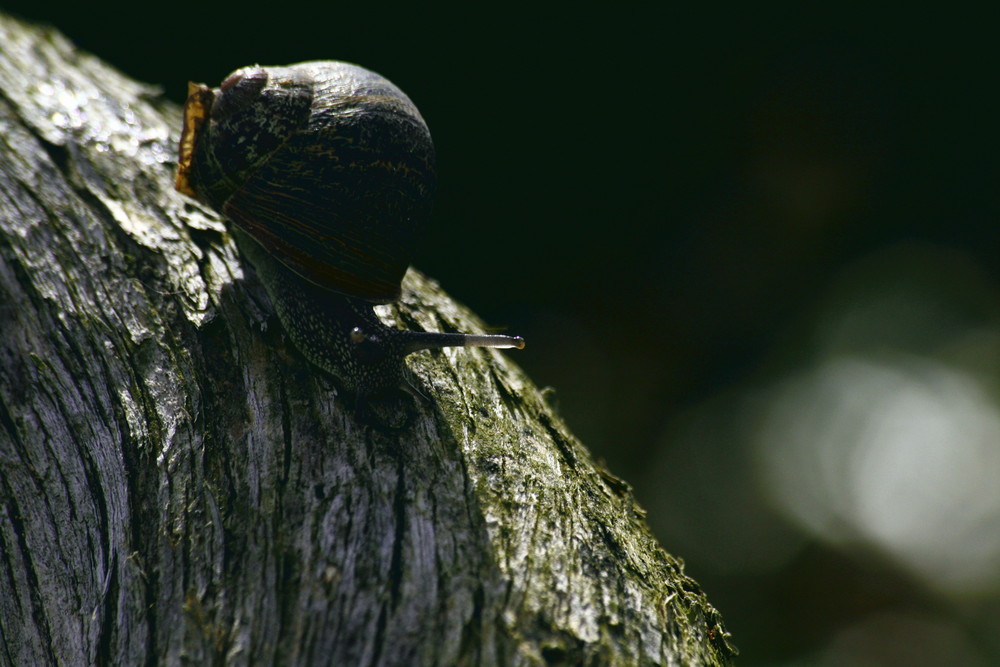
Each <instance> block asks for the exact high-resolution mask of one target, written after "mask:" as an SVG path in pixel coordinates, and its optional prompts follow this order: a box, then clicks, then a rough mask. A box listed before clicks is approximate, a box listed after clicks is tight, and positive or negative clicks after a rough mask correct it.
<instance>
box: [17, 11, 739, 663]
mask: <svg viewBox="0 0 1000 667" xmlns="http://www.w3.org/2000/svg"><path fill="white" fill-rule="evenodd" d="M178 76H179V77H183V76H184V73H183V72H180V73H178ZM179 125H180V112H179V109H177V108H176V107H175V106H174V105H173V104H170V103H168V102H167V101H165V100H164V99H162V97H161V96H160V95H159V93H158V92H157V91H156V90H155V89H154V88H151V87H149V86H145V85H141V84H137V83H135V82H132V81H129V80H128V79H126V78H124V77H123V76H122V75H121V74H119V73H118V72H116V71H114V70H113V69H112V68H110V67H108V66H107V65H105V64H103V63H101V62H99V61H98V60H96V59H95V58H93V57H91V56H88V55H86V54H83V53H80V52H79V51H77V50H75V49H74V48H73V46H72V45H71V44H69V43H68V42H67V41H66V40H65V39H64V38H63V37H61V36H60V35H59V34H58V33H56V32H54V31H51V30H47V29H40V28H37V27H33V26H29V25H25V24H23V23H21V22H19V21H16V20H14V19H11V18H9V17H0V127H2V133H0V663H3V664H11V665H15V664H16V665H25V664H57V663H59V664H88V663H89V664H97V663H100V664H135V665H138V664H152V663H155V664H161V663H163V664H179V663H195V664H208V663H210V662H218V663H225V664H270V663H283V664H336V665H360V664H365V665H369V664H372V665H431V664H435V665H461V664H468V665H535V664H593V665H616V664H617V665H638V664H674V665H699V664H725V663H727V662H728V661H729V660H730V659H731V656H732V649H731V647H730V645H729V644H728V640H727V635H726V632H725V630H724V629H723V626H722V622H721V619H720V617H719V615H718V614H717V612H716V611H715V609H713V608H712V607H711V606H710V605H709V604H708V602H707V600H706V598H705V596H704V595H703V593H702V592H701V591H700V589H699V588H698V586H697V584H696V583H695V582H694V581H692V580H691V579H690V578H689V577H687V576H685V574H684V573H683V569H682V566H681V564H680V562H679V561H678V560H676V559H675V558H673V557H671V556H670V555H669V554H667V553H665V552H664V551H663V550H662V549H661V548H660V546H659V545H658V544H657V543H656V541H655V540H654V539H653V537H652V536H651V535H650V533H649V530H648V528H647V527H646V524H645V522H644V521H643V515H642V510H641V509H640V508H639V507H638V506H637V505H636V504H635V501H634V500H633V497H632V495H631V492H630V490H629V488H628V486H627V485H626V484H625V483H623V482H621V481H620V480H618V479H616V478H615V477H613V476H611V475H610V474H609V473H607V472H606V471H604V470H602V469H601V468H600V466H598V465H597V464H595V463H594V461H593V460H592V459H591V457H590V455H589V454H588V452H587V450H586V449H585V448H584V447H583V446H582V445H581V444H580V443H579V442H578V441H577V440H576V439H575V438H574V437H573V436H572V435H571V434H570V433H569V431H568V430H567V429H566V427H565V426H564V424H563V423H562V421H561V420H560V419H559V418H558V416H556V415H555V414H554V413H553V410H552V409H551V408H550V407H549V406H548V405H547V404H546V403H545V401H544V400H543V398H542V396H541V395H540V394H539V392H538V391H537V390H536V388H535V387H534V386H533V385H532V384H531V382H530V381H529V380H528V379H527V378H526V377H525V376H524V375H523V374H522V373H521V371H520V370H518V369H517V367H516V366H514V365H513V364H512V363H511V362H510V361H509V360H508V359H507V357H506V356H504V355H503V354H500V353H497V352H494V351H482V350H449V351H445V352H436V353H429V352H425V353H419V354H417V355H414V356H413V357H411V360H410V366H411V369H412V371H413V373H414V374H415V376H416V377H417V378H418V381H419V384H420V388H421V391H423V392H424V393H426V394H427V395H428V397H429V400H427V401H426V402H420V401H416V402H415V403H414V408H413V409H414V410H415V412H416V416H415V418H414V419H413V420H412V423H411V424H410V425H409V426H408V427H406V428H404V429H402V430H400V431H398V432H391V431H387V430H384V429H378V428H371V427H367V426H365V425H364V424H360V423H359V422H358V420H357V419H356V418H355V414H354V410H353V409H352V407H351V405H350V403H349V402H348V401H345V400H344V397H343V396H341V395H338V391H337V388H336V386H335V385H334V384H333V383H332V382H331V381H330V380H329V379H328V378H326V377H325V376H324V375H323V374H322V373H321V372H320V371H317V370H316V369H314V368H313V367H311V366H310V365H309V364H308V362H306V361H305V360H304V359H302V358H301V356H300V355H299V354H298V353H297V352H296V351H295V350H294V349H293V348H292V347H291V346H290V345H289V344H288V343H287V342H286V340H285V338H284V335H283V333H282V331H281V327H280V325H279V324H278V323H277V321H276V320H275V318H274V316H273V313H272V309H271V307H270V304H269V303H268V301H267V297H266V295H265V294H264V292H263V291H262V289H261V288H260V285H259V284H258V283H257V282H256V280H255V278H254V276H253V274H252V273H251V272H249V271H247V272H245V271H244V267H243V264H242V263H241V261H240V258H239V255H238V253H237V251H236V249H235V246H234V244H233V242H232V239H231V237H230V236H229V235H228V234H227V233H226V231H225V229H224V227H223V226H222V224H221V223H220V221H219V220H218V219H217V218H216V217H214V216H213V215H212V214H211V213H210V212H208V211H206V210H204V209H203V208H201V207H199V206H198V205H197V204H195V203H194V202H193V201H191V200H190V199H187V198H185V197H183V196H182V195H179V194H177V193H176V192H174V191H173V189H172V179H173V170H174V168H175V164H174V160H175V157H174V147H175V146H176V142H177V134H178V131H179ZM469 251H470V252H473V251H474V249H471V248H470V249H469ZM381 314H382V315H383V316H384V317H385V318H386V319H387V320H389V321H395V322H396V323H399V324H401V325H405V326H408V327H413V328H427V329H450V330H462V331H476V330H479V329H480V328H481V323H479V322H478V321H477V320H476V319H475V318H474V317H473V316H472V315H470V314H469V313H468V312H467V311H466V310H465V309H463V308H462V307H460V306H458V305H456V304H455V303H454V302H452V301H451V300H449V299H448V297H447V296H446V295H445V294H444V293H442V292H441V290H440V289H439V288H438V287H437V286H436V285H435V284H434V283H433V282H431V281H429V280H427V279H426V278H424V277H422V276H421V275H419V274H418V273H416V272H413V271H411V272H410V274H408V276H407V279H406V280H405V283H404V296H403V299H402V301H401V302H400V303H399V304H398V305H396V306H393V307H386V308H385V309H384V310H382V311H381ZM552 353H556V352H555V351H553V352H552Z"/></svg>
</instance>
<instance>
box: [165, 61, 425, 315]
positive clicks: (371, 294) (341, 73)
mask: <svg viewBox="0 0 1000 667" xmlns="http://www.w3.org/2000/svg"><path fill="white" fill-rule="evenodd" d="M184 113H185V121H184V130H183V135H182V139H181V151H180V159H179V168H178V174H177V189H178V190H180V191H181V192H183V193H185V194H188V195H191V196H193V197H195V198H197V199H199V200H201V201H202V202H204V203H206V204H208V205H210V206H211V207H213V208H215V209H216V210H218V211H219V212H221V213H223V214H224V215H225V216H226V217H228V218H229V219H230V220H231V221H232V222H233V223H235V224H236V225H237V226H238V227H239V228H240V229H242V230H243V231H245V232H246V233H247V234H248V235H249V236H250V237H251V238H253V239H254V240H255V241H256V242H257V243H259V244H260V245H261V246H263V247H264V249H265V250H267V251H268V252H269V253H270V254H271V255H272V256H273V257H275V258H276V259H277V260H279V261H280V262H281V263H282V264H284V265H285V266H287V267H288V268H290V269H291V270H293V271H295V272H296V273H297V274H299V275H300V276H302V277H303V278H305V279H307V280H309V281H310V282H312V283H314V284H316V285H318V286H320V287H323V288H325V289H329V290H333V291H336V292H340V293H342V294H345V295H348V296H353V297H357V298H362V299H364V300H367V301H372V302H376V303H386V302H389V301H394V300H396V299H397V298H398V297H399V294H400V282H401V280H402V277H403V274H404V273H405V272H406V269H407V267H408V266H409V264H410V260H411V259H412V255H413V250H414V247H415V246H416V243H417V240H418V238H419V237H420V236H421V234H422V232H423V230H424V228H425V227H426V225H427V222H428V220H429V218H430V213H431V205H432V201H433V195H434V190H435V186H436V179H435V172H434V145H433V143H432V141H431V136H430V132H429V131H428V129H427V125H426V124H425V123H424V120H423V118H422V117H421V116H420V113H419V112H418V111H417V109H416V107H415V106H414V105H413V103H412V102H411V101H410V99H409V98H408V97H406V95H405V94H403V92H402V91H400V90H399V89H398V88H397V87H396V86H394V85H393V84H392V83H390V82H389V81H387V80H386V79H384V78H382V77H381V76H379V75H377V74H375V73H373V72H370V71H368V70H366V69H364V68H362V67H358V66H357V65H351V64H348V63H342V62H335V61H319V62H309V63H300V64H298V65H293V66H289V67H266V68H265V67H259V66H253V67H246V68H243V69H240V70H237V71H236V72H233V73H232V74H231V75H229V77H227V78H226V80H225V81H223V82H222V85H221V86H220V87H219V88H216V89H211V88H209V87H207V86H204V85H197V84H191V85H190V88H189V97H188V102H187V104H186V106H185V112H184Z"/></svg>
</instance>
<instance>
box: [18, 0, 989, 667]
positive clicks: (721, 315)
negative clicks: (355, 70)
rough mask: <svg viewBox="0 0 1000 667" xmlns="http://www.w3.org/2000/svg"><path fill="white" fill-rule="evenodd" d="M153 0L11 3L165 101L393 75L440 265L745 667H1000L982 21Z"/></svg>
mask: <svg viewBox="0 0 1000 667" xmlns="http://www.w3.org/2000/svg"><path fill="white" fill-rule="evenodd" d="M145 7H147V6H146V5H139V4H135V3H104V4H101V5H94V4H86V3H66V4H64V5H60V4H58V3H57V4H52V3H48V4H45V5H44V6H43V5H41V4H37V3H11V2H5V3H4V8H5V9H7V10H9V11H14V12H16V13H18V14H20V15H22V16H24V17H26V18H31V19H35V20H44V21H48V22H50V23H52V24H54V25H56V26H57V27H59V28H60V29H61V30H63V31H64V32H66V33H67V34H68V35H69V36H70V37H71V38H72V39H73V40H75V41H76V43H77V44H79V45H80V47H81V48H82V49H85V50H87V51H90V52H93V53H95V54H96V55H98V56H99V57H101V58H103V59H105V60H107V61H109V62H111V63H113V64H115V65H116V66H118V67H119V68H121V69H122V70H124V71H126V72H127V73H128V74H130V75H132V76H134V77H136V78H137V79H140V80H143V81H148V82H150V83H154V84H157V85H160V86H162V90H163V92H164V93H165V94H166V95H167V96H168V97H170V98H172V99H174V100H175V101H177V102H180V101H181V100H182V98H183V95H184V91H185V86H186V82H187V80H189V79H193V80H196V81H204V82H209V83H213V84H214V83H217V82H218V81H220V80H221V79H222V78H223V77H224V76H225V74H227V73H228V72H229V71H230V70H232V69H235V68H236V67H239V66H242V65H246V64H249V63H252V62H260V63H263V64H284V63H290V62H296V61H300V60H306V59H313V58H337V59H341V60H348V61H353V62H357V63H360V64H363V65H365V66H367V67H370V68H372V69H374V70H376V71H379V72H381V73H382V74H385V75H386V76H388V77H389V78H391V79H392V80H393V81H395V82H396V83H397V84H399V85H400V87H402V88H403V89H404V90H405V91H406V92H407V93H408V94H409V95H410V96H411V97H412V98H413V99H414V101H415V102H416V103H417V105H418V106H419V107H420V109H421V111H422V113H423V114H424V116H425V118H426V119H427V121H428V123H429V125H430V127H431V130H432V132H433V134H434V136H435V140H436V143H437V146H438V152H439V165H440V177H441V193H440V197H439V202H438V205H437V213H436V226H435V229H434V230H433V232H432V234H431V236H430V238H428V239H427V240H426V242H425V246H424V249H423V251H422V252H421V253H420V254H419V259H418V265H419V266H420V267H421V268H422V269H424V270H425V271H426V272H428V273H429V274H431V275H432V276H434V277H435V278H437V279H438V280H440V281H441V282H442V284H443V285H444V287H445V289H447V290H448V291H449V292H451V293H452V294H454V295H455V296H457V297H458V298H460V299H461V300H463V301H465V302H466V303H467V304H469V305H470V306H471V307H472V308H473V309H474V310H476V311H478V312H479V313H480V314H481V315H483V316H484V317H485V318H486V319H487V320H488V321H490V322H491V323H493V324H496V325H498V326H508V327H509V328H510V330H512V331H516V332H517V333H520V334H523V335H524V336H525V338H526V339H527V340H528V343H529V345H528V349H527V350H525V351H524V352H522V353H517V361H518V362H520V363H521V364H522V365H523V366H524V367H525V368H526V370H528V372H529V373H530V374H531V375H532V376H533V377H534V379H535V380H536V382H538V383H539V384H541V385H550V386H552V387H554V390H555V393H556V396H557V399H558V401H559V405H560V406H561V409H562V411H563V414H564V416H565V417H566V419H567V421H568V422H569V423H570V425H571V427H572V428H573V429H574V430H575V431H576V432H577V433H578V434H579V435H580V436H581V437H582V438H583V440H584V441H585V442H586V443H587V445H588V446H589V447H590V448H591V449H592V450H593V451H594V452H595V453H596V454H597V455H598V456H600V457H603V458H604V459H606V460H607V461H608V463H609V465H610V467H611V468H612V470H614V471H615V472H616V473H618V474H621V475H622V476H624V477H625V478H626V479H629V480H630V481H632V482H633V483H634V484H635V486H636V490H637V493H638V495H639V497H640V500H641V501H642V502H643V504H644V505H645V506H646V507H647V508H648V509H649V511H650V523H651V524H652V525H653V527H654V529H655V530H656V531H657V532H658V534H659V535H660V537H661V539H662V540H663V542H664V545H665V546H666V548H667V549H669V550H671V551H673V552H675V553H677V554H678V555H680V556H683V557H684V558H685V559H686V561H687V564H688V569H689V570H690V572H691V573H692V574H693V575H694V576H695V577H696V578H697V579H698V580H699V581H700V582H701V583H702V585H703V586H704V587H705V588H706V589H707V591H708V592H709V594H710V597H711V599H712V600H713V602H714V603H715V604H716V605H717V606H718V607H719V608H720V609H721V611H722V612H723V614H724V616H725V618H726V620H727V625H728V626H729V627H730V629H731V630H732V631H733V632H734V638H735V641H736V643H737V645H739V646H740V648H741V649H742V651H743V659H742V660H741V662H742V664H745V665H756V664H828V665H834V664H862V663H864V662H865V661H867V663H868V664H906V665H919V664H928V665H929V664H964V665H974V664H988V663H991V662H992V663H998V662H1000V642H998V641H997V640H996V637H997V636H1000V627H998V626H1000V621H998V618H1000V614H998V612H1000V608H998V607H1000V604H998V603H1000V593H998V591H1000V567H998V566H997V565H996V563H998V562H1000V545H998V544H997V540H996V539H995V535H997V534H1000V530H998V525H997V524H998V516H1000V505H998V500H997V490H996V488H995V487H996V484H995V483H993V484H991V483H990V482H991V480H996V479H998V478H1000V470H998V469H997V466H998V465H1000V463H998V457H1000V454H998V448H1000V442H998V440H1000V426H998V424H1000V417H998V406H1000V402H998V393H997V387H998V381H1000V367H998V363H997V362H998V355H997V344H998V341H1000V321H998V312H997V307H998V303H1000V300H998V284H1000V263H998V252H997V251H998V235H997V222H998V215H1000V211H998V207H997V197H996V191H997V183H998V176H1000V174H998V166H997V165H998V162H997V159H996V155H997V150H996V148H997V147H996V136H997V135H996V131H995V127H994V126H995V118H994V117H995V110H994V108H993V106H992V103H991V99H992V95H991V93H992V87H993V86H992V84H993V83H994V82H995V77H996V74H995V73H996V69H997V67H996V66H997V64H998V63H997V60H998V59H997V56H996V49H995V37H994V35H993V34H992V32H993V30H992V28H991V25H992V24H991V22H989V21H987V20H985V19H984V18H983V17H980V16H976V15H974V14H972V13H968V14H960V13H959V12H960V10H959V9H958V8H956V7H951V6H949V7H948V8H946V9H940V8H939V9H936V10H934V11H933V13H931V10H927V12H928V13H926V14H920V13H919V11H921V10H916V9H914V8H907V9H898V10H893V11H892V12H888V11H886V12H884V13H879V11H878V10H874V9H872V8H870V7H869V8H865V9H863V10H862V9H858V10H857V11H852V10H850V9H847V8H845V7H844V6H843V5H838V8H837V9H831V8H826V9H824V8H815V9H811V10H805V9H802V8H796V9H790V8H788V7H781V6H770V7H767V8H761V7H751V6H748V7H746V8H742V9H723V8H721V7H719V6H715V5H706V6H705V8H704V9H698V8H695V7H692V6H684V7H670V8H669V9H666V8H664V9H661V10H659V13H656V14H654V13H648V12H645V11H639V10H638V9H634V8H631V7H628V6H625V5H618V6H608V7H602V6H596V8H595V9H591V10H586V9H583V8H582V7H564V8H559V7H542V6H532V5H524V6H521V7H517V6H509V5H497V4H486V5H465V6H462V7H459V6H457V5H456V6H454V7H453V8H450V9H437V10H431V9H427V8H426V7H425V6H424V5H422V4H414V3H410V4H408V5H405V6H402V7H393V6H386V5H381V4H380V5H377V6H376V5H373V4H371V3H328V4H326V5H315V4H312V3H310V4H302V5H299V4H296V3H290V2H285V3H278V4H275V5H273V6H271V7H269V8H267V9H266V10H265V9H263V8H255V7H259V6H254V5H233V6H225V5H215V4H208V3H205V4H202V5H197V6H185V5H177V6H174V7H172V8H169V9H168V10H165V9H164V8H162V7H160V6H154V5H149V7H151V8H153V9H151V10H147V9H145ZM956 659H957V661H956Z"/></svg>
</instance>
